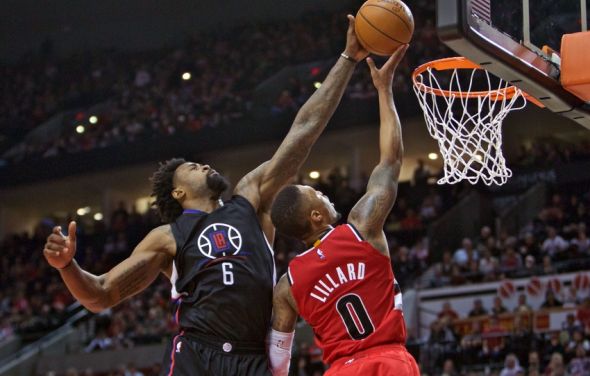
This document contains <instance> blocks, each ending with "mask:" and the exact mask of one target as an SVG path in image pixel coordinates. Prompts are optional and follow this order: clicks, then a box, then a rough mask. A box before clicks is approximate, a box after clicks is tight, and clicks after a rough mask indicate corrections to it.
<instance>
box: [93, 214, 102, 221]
mask: <svg viewBox="0 0 590 376" xmlns="http://www.w3.org/2000/svg"><path fill="white" fill-rule="evenodd" d="M103 218H104V217H103V215H102V213H96V214H94V220H95V221H102V219H103Z"/></svg>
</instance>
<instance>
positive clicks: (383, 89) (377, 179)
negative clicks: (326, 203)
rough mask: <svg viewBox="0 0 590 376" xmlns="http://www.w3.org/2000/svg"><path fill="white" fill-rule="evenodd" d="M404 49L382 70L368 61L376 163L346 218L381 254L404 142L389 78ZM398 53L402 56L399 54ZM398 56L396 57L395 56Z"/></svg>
mask: <svg viewBox="0 0 590 376" xmlns="http://www.w3.org/2000/svg"><path fill="white" fill-rule="evenodd" d="M403 52H405V48H404V49H403V51H401V52H400V50H398V51H397V52H396V53H395V54H394V55H393V56H392V57H391V58H390V59H389V60H388V62H387V63H385V65H384V66H383V67H382V68H381V70H377V69H376V68H375V66H374V64H373V63H372V61H370V63H369V65H370V67H371V75H372V76H373V81H374V83H375V86H376V87H377V90H378V93H379V114H380V121H381V124H380V129H379V151H380V160H379V164H378V165H377V166H376V167H375V169H374V170H373V172H372V173H371V177H370V178H369V183H368V184H367V192H366V193H365V195H364V196H363V197H362V198H361V199H360V200H359V201H358V202H357V204H356V205H355V206H354V207H353V209H352V210H351V212H350V214H349V216H348V221H349V223H351V224H353V225H354V226H355V227H356V228H357V229H358V230H359V231H360V233H361V234H362V235H363V236H364V237H365V239H366V240H367V241H368V242H369V243H371V244H372V245H373V246H374V247H375V248H376V249H378V250H379V251H380V252H381V253H382V254H384V255H386V256H388V257H389V249H388V247H387V241H386V239H385V234H384V233H383V225H384V224H385V220H386V218H387V216H388V214H389V212H390V211H391V209H392V207H393V203H394V202H395V198H396V195H397V183H398V178H399V173H400V168H401V163H402V156H403V143H402V133H401V126H400V121H399V117H398V115H397V111H396V109H395V105H394V103H393V93H392V88H391V80H392V78H393V71H394V69H395V66H396V65H397V62H399V60H400V59H401V56H403ZM399 54H401V56H400V55H399ZM396 55H397V56H396Z"/></svg>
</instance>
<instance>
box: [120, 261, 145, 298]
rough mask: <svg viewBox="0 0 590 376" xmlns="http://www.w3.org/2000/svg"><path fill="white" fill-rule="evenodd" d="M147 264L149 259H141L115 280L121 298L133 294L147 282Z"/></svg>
mask: <svg viewBox="0 0 590 376" xmlns="http://www.w3.org/2000/svg"><path fill="white" fill-rule="evenodd" d="M147 264H148V262H147V260H140V261H138V262H137V263H135V264H134V265H132V266H131V267H130V268H129V269H127V271H126V272H125V273H123V274H121V276H119V278H117V280H115V286H116V289H117V291H118V292H119V298H120V299H121V300H123V299H125V298H127V297H129V296H131V295H132V294H133V293H134V292H136V291H137V290H138V289H139V288H140V287H141V286H142V284H143V283H144V282H145V279H146V278H147V277H148V274H147V271H148V268H147Z"/></svg>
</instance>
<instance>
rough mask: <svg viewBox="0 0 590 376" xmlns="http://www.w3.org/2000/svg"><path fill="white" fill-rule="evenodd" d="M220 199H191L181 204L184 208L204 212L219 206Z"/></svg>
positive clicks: (209, 211)
mask: <svg viewBox="0 0 590 376" xmlns="http://www.w3.org/2000/svg"><path fill="white" fill-rule="evenodd" d="M219 206H220V200H213V199H193V200H190V201H186V202H184V203H183V204H182V208H183V209H184V210H187V209H189V210H199V211H202V212H205V213H211V212H212V211H214V210H215V209H217V208H219Z"/></svg>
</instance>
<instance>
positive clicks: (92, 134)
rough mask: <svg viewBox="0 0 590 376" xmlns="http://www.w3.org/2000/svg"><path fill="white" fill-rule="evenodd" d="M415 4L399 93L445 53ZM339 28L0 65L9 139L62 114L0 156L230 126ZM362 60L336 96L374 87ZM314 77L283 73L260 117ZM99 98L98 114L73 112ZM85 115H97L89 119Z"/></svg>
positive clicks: (264, 30)
mask: <svg viewBox="0 0 590 376" xmlns="http://www.w3.org/2000/svg"><path fill="white" fill-rule="evenodd" d="M410 3H411V2H410ZM415 3H416V4H415V5H413V7H412V9H414V18H415V22H416V31H415V34H414V37H413V40H412V48H411V49H410V50H409V51H408V53H407V54H406V58H405V60H404V61H403V63H402V64H400V66H399V68H398V71H399V73H398V74H397V75H396V79H395V82H394V89H395V92H396V93H397V94H399V95H398V97H399V98H401V99H405V98H408V97H409V96H413V94H412V93H411V92H412V90H411V82H410V80H409V77H410V73H411V71H412V69H413V68H414V67H415V66H417V65H418V64H421V63H423V62H425V61H427V60H433V59H435V58H438V57H442V56H443V55H445V54H448V53H449V51H448V50H447V49H446V48H445V47H444V45H443V44H442V43H440V42H439V41H438V39H437V37H436V32H435V28H434V3H432V2H429V1H425V0H418V1H415ZM346 27H347V23H346V18H345V14H344V13H335V14H328V13H321V12H314V13H307V14H305V15H304V16H303V17H301V18H299V19H297V20H287V21H283V22H280V23H266V24H265V23H256V24H248V25H243V26H238V27H236V28H233V29H231V30H226V31H219V32H214V33H203V34H200V35H197V36H195V37H193V38H192V39H191V40H189V41H187V42H186V43H185V44H184V45H183V46H182V47H177V48H174V49H167V50H161V51H150V52H140V53H137V52H136V53H127V54H124V53H120V52H116V51H103V52H96V53H94V54H92V55H85V54H82V55H80V56H74V57H71V58H69V59H67V60H66V61H56V60H55V59H53V58H51V55H50V54H49V55H48V54H45V55H44V56H43V57H42V58H41V59H33V58H29V59H28V60H27V61H24V62H23V63H22V64H20V65H18V66H4V67H0V69H1V71H0V72H1V73H3V76H4V77H6V79H7V83H6V85H5V87H6V90H4V91H3V94H2V100H0V103H1V104H0V127H1V128H2V129H4V130H6V129H13V130H15V132H16V133H19V132H20V133H19V134H15V135H14V137H15V138H14V139H15V140H18V139H19V136H20V137H22V136H23V135H24V133H26V132H27V131H30V130H31V129H33V128H34V127H36V126H37V125H39V124H41V123H43V122H44V121H46V120H48V119H49V118H50V117H51V116H52V115H54V114H57V113H60V112H63V113H64V114H66V115H65V116H64V118H63V119H62V120H61V121H62V122H63V123H64V124H63V127H62V131H61V133H60V134H57V135H56V134H53V135H49V134H48V135H47V136H46V137H42V141H39V140H38V139H37V140H32V139H31V140H29V141H26V142H21V143H18V144H16V145H15V146H14V147H13V148H12V149H11V150H9V152H7V153H4V155H3V157H2V158H3V159H4V160H5V162H7V163H16V162H19V161H22V160H25V159H32V158H42V157H43V158H47V157H52V156H56V155H61V154H69V153H78V152H84V151H89V150H92V149H95V148H104V147H108V146H109V145H113V144H117V143H129V142H134V141H137V140H139V139H142V140H149V139H151V138H153V137H161V136H164V135H173V134H177V133H179V132H189V133H191V132H192V133H194V132H198V131H199V130H201V129H203V128H206V127H217V126H221V125H233V124H234V123H236V122H238V121H239V120H240V119H242V118H244V117H248V116H251V115H252V114H251V111H250V110H251V108H252V99H253V98H252V94H253V91H254V89H255V88H256V86H257V85H259V84H260V83H261V82H263V81H264V80H265V79H267V78H269V77H271V76H272V75H273V74H275V73H277V72H278V71H279V70H280V69H281V68H283V67H285V66H291V65H295V64H300V63H308V62H312V61H323V60H326V59H329V58H334V57H335V56H337V55H338V53H340V52H341V50H342V49H343V48H344V45H345V35H346ZM203 51H207V53H206V54H203V53H202V52H203ZM361 65H362V66H360V67H359V69H357V70H356V73H355V75H354V77H353V79H352V81H351V83H350V85H349V87H348V91H347V93H346V94H345V95H346V97H347V98H350V99H352V100H366V99H371V98H373V97H375V94H376V92H375V89H374V88H373V86H372V83H371V79H370V74H369V70H368V68H367V67H366V66H364V63H362V64H361ZM326 73H327V72H321V75H324V74H326ZM317 80H321V76H314V75H313V74H312V75H310V77H309V79H308V80H298V79H296V78H291V79H289V80H288V83H287V84H286V85H287V86H286V87H285V88H284V90H281V94H280V95H279V96H278V98H277V99H276V101H275V102H274V104H272V105H271V106H270V108H267V109H266V111H267V112H268V115H269V116H271V115H272V114H274V115H279V114H283V113H291V112H293V113H294V112H295V111H297V109H298V108H299V107H300V106H301V105H302V104H303V102H305V100H307V98H308V97H309V96H310V95H311V94H312V92H313V90H315V89H314V88H313V86H312V85H313V82H314V81H317ZM401 99H400V100H401ZM99 103H100V104H101V105H100V106H98V107H97V108H100V111H96V112H93V111H86V110H84V111H81V110H79V109H80V108H84V109H89V108H92V105H96V104H99ZM404 107H405V106H404ZM66 110H70V111H72V110H74V112H72V113H69V112H64V111H66ZM415 110H418V108H417V107H416V109H415ZM90 116H96V119H95V120H94V121H91V122H89V117H90ZM80 125H82V126H83V127H84V129H81V128H80ZM7 133H8V134H10V132H7Z"/></svg>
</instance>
